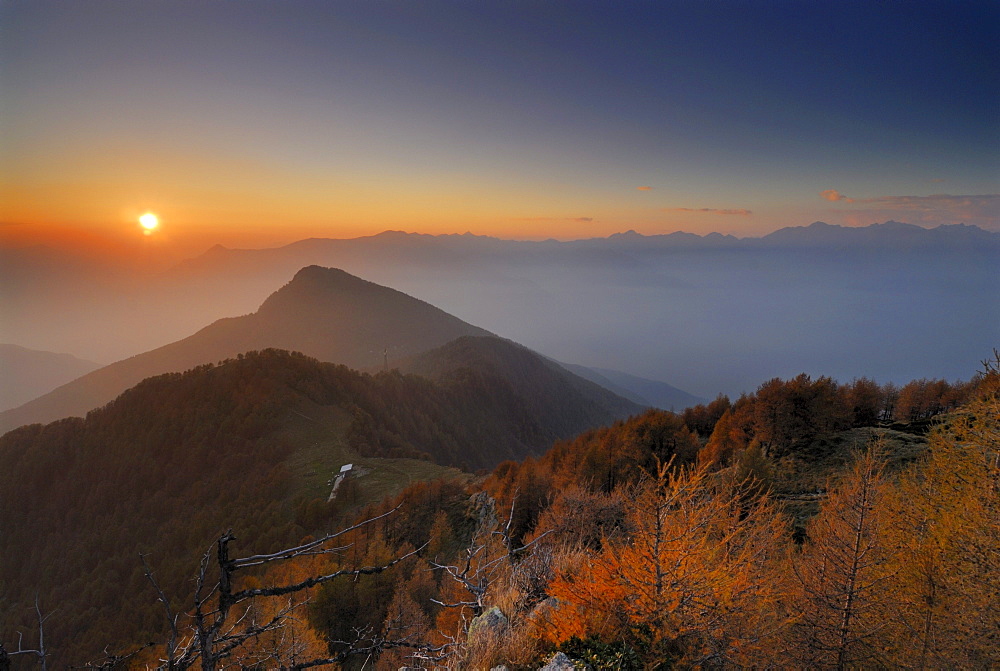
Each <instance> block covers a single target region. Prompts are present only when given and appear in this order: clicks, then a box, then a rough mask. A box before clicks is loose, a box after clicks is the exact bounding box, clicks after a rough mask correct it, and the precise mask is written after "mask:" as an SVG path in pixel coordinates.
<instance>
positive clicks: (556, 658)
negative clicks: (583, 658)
mask: <svg viewBox="0 0 1000 671" xmlns="http://www.w3.org/2000/svg"><path fill="white" fill-rule="evenodd" d="M576 668H577V667H575V666H574V665H573V660H572V659H570V658H569V657H567V656H566V654H565V653H562V652H557V653H556V654H554V655H552V659H550V660H549V663H548V664H546V665H545V666H543V667H542V668H540V669H539V670H538V671H576Z"/></svg>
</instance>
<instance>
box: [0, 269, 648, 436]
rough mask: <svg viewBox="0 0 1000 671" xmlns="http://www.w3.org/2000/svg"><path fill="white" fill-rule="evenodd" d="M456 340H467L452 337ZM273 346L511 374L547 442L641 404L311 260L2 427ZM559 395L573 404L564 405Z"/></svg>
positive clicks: (449, 373)
mask: <svg viewBox="0 0 1000 671" xmlns="http://www.w3.org/2000/svg"><path fill="white" fill-rule="evenodd" d="M456 339H461V340H459V341H458V342H457V343H453V341H455V340H456ZM449 343H452V344H450V345H449ZM269 348H277V349H285V350H293V351H298V352H302V353H304V354H306V355H308V356H311V357H314V358H316V359H319V360H321V361H329V362H334V363H340V364H344V365H347V366H349V367H351V368H355V369H366V370H379V369H382V368H383V367H386V368H387V367H389V366H393V367H395V366H396V365H397V364H399V363H404V364H405V365H404V370H411V371H413V372H419V373H422V374H425V375H428V376H430V377H432V378H434V379H439V380H444V381H450V380H453V379H454V377H455V375H456V374H457V373H456V371H457V370H459V369H461V371H462V374H466V373H467V372H468V371H474V372H475V373H476V374H477V375H483V376H486V377H488V378H490V380H491V382H493V383H495V382H496V381H497V380H502V382H503V384H504V385H506V386H507V387H510V393H511V394H512V395H513V396H516V397H518V398H520V400H519V401H518V402H520V403H526V404H528V405H529V406H530V408H528V410H529V411H530V414H538V413H539V412H541V411H543V410H544V411H549V410H551V411H552V414H553V419H552V420H551V421H553V422H555V425H556V426H558V427H560V428H558V429H557V430H556V433H555V434H553V433H551V432H549V433H546V434H545V435H546V440H551V439H553V438H554V437H556V434H558V435H559V436H565V435H572V433H574V432H577V431H580V430H583V429H584V428H587V427H589V426H594V425H597V424H600V423H603V422H607V421H612V420H614V419H618V418H622V417H625V416H628V415H629V414H632V413H635V412H637V411H638V410H640V406H638V405H636V404H634V403H633V402H631V401H627V400H625V399H623V398H620V397H618V396H616V395H615V394H614V393H612V392H610V391H608V390H606V389H603V388H601V387H599V386H598V385H596V384H594V383H592V382H588V381H586V380H583V379H580V378H578V377H577V376H575V375H573V374H572V373H570V372H569V371H567V370H566V369H564V368H562V367H560V366H558V365H557V364H554V363H552V362H549V361H547V360H545V359H544V358H542V357H541V356H539V355H538V354H536V353H534V352H531V351H530V350H528V349H527V348H524V347H520V346H517V345H514V344H513V343H509V342H507V341H503V340H501V339H499V338H497V337H495V336H493V335H492V334H491V333H489V332H488V331H485V330H484V329H481V328H478V327H476V326H473V325H471V324H467V323H465V322H463V321H461V320H460V319H457V318H455V317H453V316H451V315H449V314H447V313H445V312H443V311H442V310H439V309H438V308H435V307H434V306H432V305H429V304H427V303H425V302H423V301H421V300H418V299H416V298H413V297H411V296H407V295H406V294H403V293H401V292H399V291H396V290H394V289H390V288H387V287H383V286H379V285H377V284H374V283H372V282H367V281H365V280H362V279H360V278H358V277H354V276H353V275H350V274H348V273H345V272H343V271H341V270H337V269H332V268H320V267H318V266H309V267H306V268H303V269H301V270H300V271H299V272H298V273H296V274H295V276H294V277H293V279H292V280H291V281H290V282H289V283H288V284H286V285H285V286H284V287H282V288H281V289H279V290H278V291H276V292H275V293H274V294H272V295H271V296H270V297H269V298H268V299H267V300H265V301H264V303H263V304H262V305H261V306H260V308H259V309H258V310H257V311H256V312H255V313H252V314H249V315H244V316H242V317H232V318H228V319H221V320H219V321H217V322H215V323H213V324H211V325H210V326H207V327H205V328H203V329H201V330H200V331H198V332H197V333H195V334H194V335H192V336H189V337H187V338H184V339H183V340H179V341H177V342H175V343H171V344H169V345H165V346H163V347H160V348H157V349H155V350H152V351H150V352H146V353H144V354H140V355H137V356H134V357H131V358H129V359H125V360H123V361H119V362H117V363H114V364H111V365H109V366H105V367H103V368H100V369H98V370H94V371H93V372H90V373H88V374H86V375H83V376H82V377H80V378H78V379H76V380H73V381H72V382H69V383H67V384H65V385H63V386H61V387H59V388H57V389H55V390H54V391H51V392H50V393H48V394H45V395H43V396H41V397H39V398H36V399H34V400H32V401H31V402H28V403H26V404H24V405H22V406H20V407H17V408H14V409H11V410H7V411H5V412H3V413H0V431H7V430H10V429H12V428H14V427H16V426H20V425H23V424H30V423H39V422H40V423H45V422H51V421H54V420H56V419H60V418H62V417H69V416H82V415H85V414H86V413H87V412H88V411H90V410H93V409H94V408H97V407H100V406H102V405H104V404H105V403H108V402H109V401H111V400H112V399H114V398H115V397H116V396H118V395H119V394H120V393H122V392H123V391H125V390H126V389H128V388H129V387H132V386H134V385H136V384H138V383H139V382H140V381H142V380H143V379H145V378H148V377H152V376H155V375H160V374H163V373H169V372H181V371H184V370H187V369H190V368H193V367H195V366H199V365H202V364H209V363H215V362H217V361H221V360H223V359H229V358H234V357H236V356H237V355H239V354H242V353H244V352H249V351H257V350H264V349H269ZM435 348H437V349H435ZM428 350H433V351H430V352H428ZM418 355H419V356H418ZM521 397H523V398H521ZM553 399H555V402H556V403H557V404H558V403H562V404H563V406H564V407H562V408H557V407H555V405H553Z"/></svg>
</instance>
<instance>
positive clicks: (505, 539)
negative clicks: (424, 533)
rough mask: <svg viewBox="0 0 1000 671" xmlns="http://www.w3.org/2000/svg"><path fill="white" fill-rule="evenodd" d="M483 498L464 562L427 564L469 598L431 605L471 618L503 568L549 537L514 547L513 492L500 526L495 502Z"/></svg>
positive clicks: (479, 610) (483, 604) (481, 608)
mask: <svg viewBox="0 0 1000 671" xmlns="http://www.w3.org/2000/svg"><path fill="white" fill-rule="evenodd" d="M483 496H484V499H483V500H481V501H480V502H479V520H478V522H477V524H476V529H475V531H474V532H473V534H472V539H471V540H470V541H469V546H468V547H467V548H466V549H465V551H464V553H463V554H464V561H462V562H461V563H460V564H459V565H446V564H439V563H437V562H436V561H430V562H429V563H430V565H431V568H432V569H434V570H440V571H444V572H445V573H446V574H447V575H448V576H449V577H450V578H451V579H452V580H454V581H456V582H458V583H459V584H460V585H461V586H462V587H464V588H465V590H466V591H467V592H468V593H469V597H470V598H469V599H467V600H463V601H456V602H454V603H444V602H442V601H438V600H436V599H432V601H433V602H434V603H436V604H438V605H439V606H443V607H445V608H462V607H466V608H471V609H472V614H473V616H478V615H482V614H483V611H484V610H485V609H486V602H485V599H486V596H487V594H488V592H489V589H490V585H492V584H494V583H495V582H496V580H497V578H498V577H499V576H500V574H501V572H502V571H503V570H504V568H505V566H508V565H509V566H513V565H514V562H515V561H516V558H517V557H518V556H521V555H523V553H524V552H526V551H527V550H529V549H530V548H531V547H532V546H533V545H534V544H535V543H537V542H538V541H540V540H541V539H542V538H544V537H545V536H547V535H548V534H549V532H545V533H544V534H542V535H540V536H538V537H537V538H535V539H534V540H532V541H531V542H529V543H526V544H524V545H521V546H518V545H517V544H516V543H514V542H513V539H512V538H511V533H510V531H511V525H512V523H513V520H514V505H515V503H516V502H517V493H516V492H515V494H514V497H513V500H512V501H511V504H510V511H509V513H508V514H507V521H506V522H505V523H503V524H502V525H501V524H500V522H499V520H498V519H497V516H496V511H495V501H494V500H493V499H492V498H491V497H488V496H485V495H483Z"/></svg>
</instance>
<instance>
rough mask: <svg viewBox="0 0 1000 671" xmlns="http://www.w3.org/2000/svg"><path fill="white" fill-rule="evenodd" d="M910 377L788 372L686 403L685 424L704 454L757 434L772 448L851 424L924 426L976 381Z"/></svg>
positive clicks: (729, 449)
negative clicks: (743, 389) (732, 393)
mask: <svg viewBox="0 0 1000 671" xmlns="http://www.w3.org/2000/svg"><path fill="white" fill-rule="evenodd" d="M978 383H979V382H978V380H977V379H973V380H971V381H969V382H951V383H950V382H946V381H944V380H926V379H920V380H913V381H911V382H908V383H906V384H905V385H903V386H902V387H899V386H897V385H895V384H893V383H891V382H890V383H886V384H883V385H880V384H878V383H877V382H875V381H873V380H870V379H868V378H859V379H856V380H854V381H852V382H850V383H848V384H839V383H838V382H837V381H836V380H833V379H831V378H828V377H820V378H817V379H815V380H814V379H812V378H811V377H810V376H808V375H806V374H802V375H799V376H798V377H795V378H793V379H790V380H781V379H779V378H774V379H772V380H768V381H767V382H765V383H763V384H762V385H760V387H758V388H757V390H756V391H755V392H754V393H753V394H744V395H743V396H741V397H740V398H739V399H737V400H736V401H735V402H731V401H730V399H729V397H727V396H723V395H720V396H719V397H718V398H716V399H715V400H714V401H712V402H711V403H708V404H703V405H697V406H694V407H691V408H687V409H686V410H685V411H684V412H683V414H682V417H683V419H684V423H685V425H687V427H688V428H690V429H691V430H692V431H694V432H695V433H697V434H698V435H699V436H701V437H702V438H703V439H705V440H707V441H708V443H709V445H710V448H709V450H708V452H707V453H706V454H705V455H703V457H702V458H703V459H710V460H712V461H720V460H721V461H722V462H726V461H728V460H729V459H730V458H731V456H732V454H733V452H734V450H737V449H739V448H741V447H746V446H747V445H748V444H749V443H750V442H752V441H757V442H758V443H759V444H760V446H761V447H762V449H764V450H765V451H771V452H773V453H775V454H779V455H780V454H784V453H788V452H790V451H794V450H795V448H796V447H799V446H801V445H803V444H805V443H808V442H809V441H810V440H812V439H813V438H814V437H815V436H816V435H818V434H820V433H824V432H829V431H840V430H843V429H848V428H851V427H868V426H891V425H893V424H906V425H910V426H907V427H899V428H905V429H907V430H910V431H918V432H919V431H923V430H926V428H927V427H928V424H927V420H930V419H932V418H933V417H935V416H937V415H940V414H941V413H945V412H949V411H952V410H954V409H956V408H957V407H959V406H960V405H962V404H963V403H965V402H966V401H967V400H968V399H969V398H970V396H971V395H972V393H973V392H974V391H975V388H976V385H977V384H978Z"/></svg>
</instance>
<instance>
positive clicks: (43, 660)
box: [0, 596, 52, 671]
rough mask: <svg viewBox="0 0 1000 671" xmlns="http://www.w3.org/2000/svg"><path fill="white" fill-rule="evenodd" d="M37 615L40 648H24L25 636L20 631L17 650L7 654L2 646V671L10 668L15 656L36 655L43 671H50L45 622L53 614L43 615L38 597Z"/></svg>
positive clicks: (0, 670)
mask: <svg viewBox="0 0 1000 671" xmlns="http://www.w3.org/2000/svg"><path fill="white" fill-rule="evenodd" d="M35 615H36V616H37V618H38V647H37V648H31V649H29V648H25V647H24V646H23V640H24V636H23V634H22V633H21V632H20V631H19V632H17V650H13V651H11V652H7V650H6V649H4V647H3V645H2V644H0V671H6V669H9V668H10V658H11V657H13V656H14V655H35V656H36V657H38V663H39V665H40V666H41V667H42V671H48V668H49V662H48V657H47V655H48V653H47V652H46V651H45V621H46V620H47V619H49V616H50V615H52V613H51V612H50V613H46V614H45V615H42V608H41V606H39V605H38V596H35Z"/></svg>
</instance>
